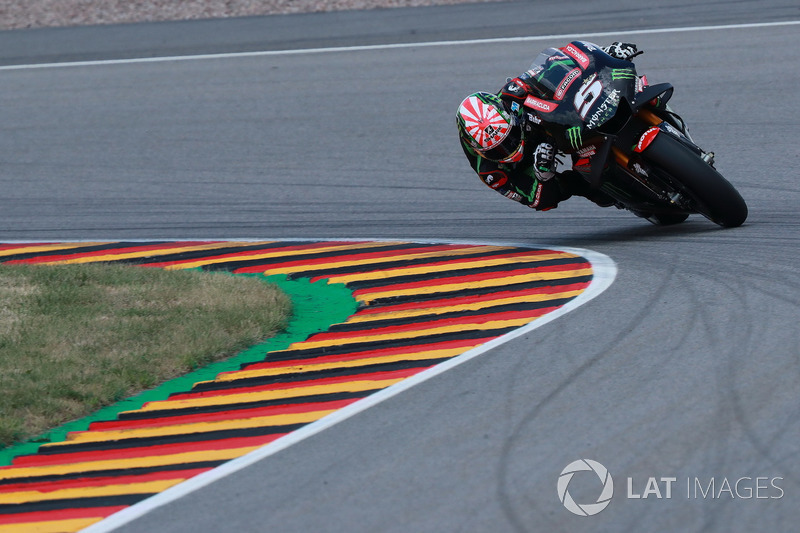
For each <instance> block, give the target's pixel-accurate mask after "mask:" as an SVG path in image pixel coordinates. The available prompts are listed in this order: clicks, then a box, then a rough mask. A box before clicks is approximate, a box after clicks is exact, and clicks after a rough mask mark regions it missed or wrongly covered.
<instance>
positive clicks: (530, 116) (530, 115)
mask: <svg viewBox="0 0 800 533" xmlns="http://www.w3.org/2000/svg"><path fill="white" fill-rule="evenodd" d="M525 114H526V115H527V117H528V121H529V122H533V123H534V124H541V123H542V119H540V118H539V117H537V116H536V115H534V114H533V113H525Z"/></svg>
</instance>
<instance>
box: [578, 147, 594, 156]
mask: <svg viewBox="0 0 800 533" xmlns="http://www.w3.org/2000/svg"><path fill="white" fill-rule="evenodd" d="M577 153H578V155H579V156H580V157H592V156H593V155H594V154H596V153H597V146H595V145H594V144H590V145H589V146H586V147H584V148H581V149H580V150H578V152H577Z"/></svg>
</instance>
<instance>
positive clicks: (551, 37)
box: [0, 20, 800, 70]
mask: <svg viewBox="0 0 800 533" xmlns="http://www.w3.org/2000/svg"><path fill="white" fill-rule="evenodd" d="M798 24H800V20H788V21H783V22H760V23H751V24H723V25H719V26H689V27H684V28H655V29H649V30H627V31H606V32H594V33H565V34H560V35H539V36H530V37H503V38H496V39H470V40H463V41H429V42H422V43H395V44H375V45H365V46H340V47H333V48H304V49H298V50H264V51H260V52H234V53H226V54H197V55H186V56H166V57H140V58H132V59H107V60H98V61H72V62H64V63H38V64H29V65H6V66H0V70H30V69H47V68H66V67H87V66H101V65H127V64H132V63H164V62H170V61H197V60H205V59H235V58H243V57H262V56H286V55H300V54H322V53H330V52H358V51H364V50H391V49H395V48H425V47H431V46H460V45H473V44H478V45H481V44H492V43H518V42H530V41H564V40H572V39H576V38H583V39H589V38H592V39H593V38H595V37H620V36H623V35H651V34H658V33H685V32H693V31H719V30H739V29H747V28H771V27H779V26H796V25H798Z"/></svg>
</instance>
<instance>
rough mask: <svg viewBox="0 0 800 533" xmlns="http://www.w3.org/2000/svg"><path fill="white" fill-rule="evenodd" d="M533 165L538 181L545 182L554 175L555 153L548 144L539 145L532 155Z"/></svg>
mask: <svg viewBox="0 0 800 533" xmlns="http://www.w3.org/2000/svg"><path fill="white" fill-rule="evenodd" d="M533 165H534V168H535V171H536V177H537V178H538V179H539V181H547V180H549V179H552V178H553V176H555V175H556V151H555V148H553V145H552V144H550V143H541V144H540V145H539V146H537V147H536V152H535V153H534V154H533Z"/></svg>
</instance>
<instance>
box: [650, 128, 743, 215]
mask: <svg viewBox="0 0 800 533" xmlns="http://www.w3.org/2000/svg"><path fill="white" fill-rule="evenodd" d="M642 155H644V156H645V158H647V159H648V160H649V161H650V162H651V163H653V164H655V165H656V166H657V167H659V169H661V170H662V171H664V172H666V173H667V174H668V175H669V178H671V179H670V181H672V182H673V184H675V185H676V186H678V187H679V188H682V189H683V191H682V192H684V193H685V194H686V195H688V196H689V197H690V198H691V199H692V200H693V203H694V204H695V207H696V208H697V211H698V212H699V213H701V214H702V215H703V216H705V217H706V218H708V219H709V220H711V221H712V222H715V223H716V224H719V225H720V226H723V227H726V228H734V227H737V226H741V225H742V224H743V223H744V221H745V220H746V219H747V204H746V203H745V201H744V199H743V198H742V196H741V195H740V194H739V191H737V190H736V189H735V188H734V186H733V185H731V184H730V182H728V180H726V179H725V178H724V177H722V174H720V173H719V172H717V171H716V170H715V169H714V168H713V167H712V166H711V165H709V164H708V163H706V162H705V161H703V160H702V159H700V157H699V156H698V155H697V154H696V153H694V152H693V151H692V150H690V149H689V148H687V147H686V146H684V145H683V144H681V142H680V141H678V140H677V139H675V138H673V137H670V136H669V135H668V134H665V133H663V132H662V133H659V134H658V135H657V136H656V138H655V139H653V142H652V143H650V146H648V147H647V148H646V149H645V151H644V153H643V154H642Z"/></svg>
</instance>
